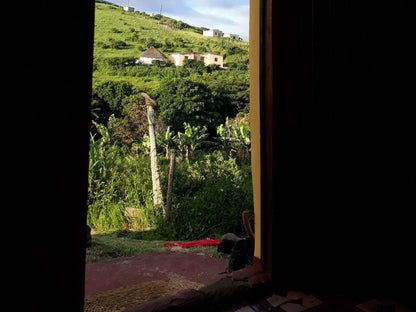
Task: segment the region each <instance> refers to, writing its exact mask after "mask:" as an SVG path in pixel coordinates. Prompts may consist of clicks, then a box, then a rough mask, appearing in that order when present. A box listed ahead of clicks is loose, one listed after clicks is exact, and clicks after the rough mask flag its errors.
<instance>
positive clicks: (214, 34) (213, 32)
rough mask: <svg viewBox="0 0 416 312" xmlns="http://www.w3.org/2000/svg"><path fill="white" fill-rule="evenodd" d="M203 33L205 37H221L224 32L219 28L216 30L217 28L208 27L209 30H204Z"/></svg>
mask: <svg viewBox="0 0 416 312" xmlns="http://www.w3.org/2000/svg"><path fill="white" fill-rule="evenodd" d="M203 35H204V36H205V37H217V38H221V37H222V36H223V35H224V33H223V32H222V31H221V30H218V29H209V30H204V31H203Z"/></svg>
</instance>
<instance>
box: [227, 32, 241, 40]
mask: <svg viewBox="0 0 416 312" xmlns="http://www.w3.org/2000/svg"><path fill="white" fill-rule="evenodd" d="M224 38H231V39H233V40H239V39H240V36H239V35H236V34H230V33H226V34H224Z"/></svg>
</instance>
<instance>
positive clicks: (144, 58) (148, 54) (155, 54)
mask: <svg viewBox="0 0 416 312" xmlns="http://www.w3.org/2000/svg"><path fill="white" fill-rule="evenodd" d="M165 60H166V56H164V55H163V53H162V52H160V51H159V50H158V49H156V48H155V47H150V48H149V49H147V50H146V51H144V52H143V53H142V54H141V55H140V58H139V59H138V60H137V61H136V64H149V65H151V64H152V61H161V62H163V61H165Z"/></svg>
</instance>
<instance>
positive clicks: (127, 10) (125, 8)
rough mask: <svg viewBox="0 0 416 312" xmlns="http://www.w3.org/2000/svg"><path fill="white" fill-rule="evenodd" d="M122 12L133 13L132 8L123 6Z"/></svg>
mask: <svg viewBox="0 0 416 312" xmlns="http://www.w3.org/2000/svg"><path fill="white" fill-rule="evenodd" d="M123 10H124V11H126V12H134V8H133V7H130V6H123Z"/></svg>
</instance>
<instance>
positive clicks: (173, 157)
mask: <svg viewBox="0 0 416 312" xmlns="http://www.w3.org/2000/svg"><path fill="white" fill-rule="evenodd" d="M175 160H176V155H175V153H174V152H170V168H169V180H168V193H167V195H166V213H168V212H169V211H170V209H171V208H172V188H173V178H174V176H175Z"/></svg>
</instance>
